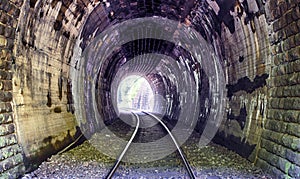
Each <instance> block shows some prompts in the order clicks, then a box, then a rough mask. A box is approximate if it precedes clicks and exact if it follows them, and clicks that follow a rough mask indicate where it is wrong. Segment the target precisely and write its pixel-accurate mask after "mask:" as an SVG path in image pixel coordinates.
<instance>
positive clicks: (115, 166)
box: [106, 112, 140, 179]
mask: <svg viewBox="0 0 300 179" xmlns="http://www.w3.org/2000/svg"><path fill="white" fill-rule="evenodd" d="M131 113H132V114H133V115H134V116H135V117H136V120H137V121H136V127H135V130H134V131H133V133H132V136H131V138H130V140H129V141H128V143H127V145H126V146H125V148H124V150H123V151H122V153H121V154H120V156H119V158H118V159H117V161H116V163H115V164H114V166H113V168H112V169H111V170H110V171H109V173H108V175H107V176H106V178H109V179H110V178H112V176H113V175H114V173H115V171H116V170H117V169H118V166H119V165H120V162H121V160H122V158H123V157H124V155H125V153H126V152H127V150H128V148H129V146H130V144H131V143H132V141H133V139H134V138H135V136H136V134H137V131H138V129H139V126H140V119H139V116H138V115H137V114H135V113H133V112H131Z"/></svg>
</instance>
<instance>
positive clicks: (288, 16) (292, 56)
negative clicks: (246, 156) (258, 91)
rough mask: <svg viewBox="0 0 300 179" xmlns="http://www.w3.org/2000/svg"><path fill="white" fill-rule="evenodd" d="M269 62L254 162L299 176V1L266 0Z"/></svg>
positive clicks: (284, 175)
mask: <svg viewBox="0 0 300 179" xmlns="http://www.w3.org/2000/svg"><path fill="white" fill-rule="evenodd" d="M267 18H268V22H269V27H270V30H269V34H270V36H269V37H270V39H269V40H270V44H271V58H272V66H271V73H270V79H269V80H268V86H269V100H268V107H267V120H266V123H265V126H264V128H265V129H264V131H263V133H262V138H261V149H260V151H259V155H258V160H257V165H259V166H261V167H263V168H265V169H267V170H269V171H271V173H273V174H275V175H276V176H277V177H278V178H300V1H299V0H286V1H275V0H270V1H268V13H267Z"/></svg>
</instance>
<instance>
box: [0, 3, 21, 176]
mask: <svg viewBox="0 0 300 179" xmlns="http://www.w3.org/2000/svg"><path fill="white" fill-rule="evenodd" d="M20 5H21V3H18V2H17V1H6V0H1V3H0V58H1V61H0V178H8V177H11V178H16V177H18V176H20V175H21V174H23V173H24V171H25V167H24V163H23V156H22V149H21V147H20V145H19V144H18V137H17V133H16V132H17V131H16V130H17V129H16V125H15V119H14V114H13V102H12V101H13V89H12V88H13V87H12V86H13V85H12V78H13V69H12V65H13V63H14V56H13V50H12V49H13V46H14V39H15V31H16V28H17V19H18V17H19V14H20V10H19V9H20Z"/></svg>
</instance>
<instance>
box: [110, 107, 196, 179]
mask: <svg viewBox="0 0 300 179" xmlns="http://www.w3.org/2000/svg"><path fill="white" fill-rule="evenodd" d="M143 113H145V114H147V115H149V116H151V117H152V118H154V119H155V120H157V121H158V122H159V123H160V124H161V125H162V126H163V127H164V129H165V130H166V131H167V132H168V134H169V135H170V137H171V138H172V141H173V143H174V144H175V146H176V148H177V151H178V153H179V154H180V156H181V159H182V161H183V163H184V165H185V168H186V170H187V172H188V174H189V176H190V178H192V179H194V178H196V177H195V175H194V173H193V171H192V168H191V166H190V164H189V162H188V160H187V158H186V157H185V155H184V153H183V151H182V150H181V148H180V146H179V145H178V142H177V141H176V139H175V137H174V136H173V134H172V132H171V131H170V130H169V128H168V127H167V126H166V125H165V124H164V122H163V121H162V120H160V119H159V118H158V117H156V116H155V115H154V114H151V113H148V112H144V111H143ZM132 114H133V115H134V116H135V117H136V127H135V130H134V132H133V133H132V136H131V138H130V140H129V141H128V143H127V145H126V146H125V148H124V150H123V151H122V153H121V154H120V156H119V158H118V159H117V161H116V163H115V164H114V166H113V168H112V169H111V170H110V172H109V173H108V175H107V176H106V178H112V176H113V175H114V173H115V171H116V170H117V168H118V166H119V164H120V162H121V160H122V158H123V157H124V155H125V153H126V152H127V150H128V148H129V146H130V145H131V143H132V141H133V139H134V138H135V137H136V134H137V132H138V129H139V126H140V119H139V116H138V115H137V114H136V113H133V112H132Z"/></svg>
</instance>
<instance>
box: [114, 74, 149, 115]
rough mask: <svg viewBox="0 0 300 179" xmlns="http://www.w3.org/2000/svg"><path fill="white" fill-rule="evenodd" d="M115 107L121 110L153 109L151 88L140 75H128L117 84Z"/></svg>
mask: <svg viewBox="0 0 300 179" xmlns="http://www.w3.org/2000/svg"><path fill="white" fill-rule="evenodd" d="M117 95H118V96H117V107H118V110H119V111H122V110H143V111H153V106H154V101H153V96H154V94H153V90H152V88H151V86H150V84H149V82H148V81H147V80H146V79H145V78H144V77H142V76H139V75H129V76H127V77H125V78H124V79H123V80H122V81H121V82H120V84H119V86H118V90H117Z"/></svg>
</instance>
